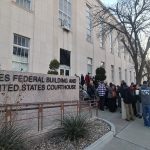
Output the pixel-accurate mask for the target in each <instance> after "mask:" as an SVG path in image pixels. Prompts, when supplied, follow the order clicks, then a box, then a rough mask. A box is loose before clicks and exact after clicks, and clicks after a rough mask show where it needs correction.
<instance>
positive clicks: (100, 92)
mask: <svg viewBox="0 0 150 150" xmlns="http://www.w3.org/2000/svg"><path fill="white" fill-rule="evenodd" d="M97 92H98V96H99V108H100V110H102V111H104V102H105V93H106V87H105V84H104V82H103V81H100V82H99V85H98V88H97Z"/></svg>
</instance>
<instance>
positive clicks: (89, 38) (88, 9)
mask: <svg viewBox="0 0 150 150" xmlns="http://www.w3.org/2000/svg"><path fill="white" fill-rule="evenodd" d="M86 18H87V28H86V30H87V31H86V32H87V33H86V39H87V41H88V42H92V13H91V7H90V6H88V5H86Z"/></svg>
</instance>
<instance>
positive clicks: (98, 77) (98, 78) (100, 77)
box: [95, 67, 106, 82]
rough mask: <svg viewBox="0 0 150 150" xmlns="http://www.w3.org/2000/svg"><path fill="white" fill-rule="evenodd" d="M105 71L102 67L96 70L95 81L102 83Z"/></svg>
mask: <svg viewBox="0 0 150 150" xmlns="http://www.w3.org/2000/svg"><path fill="white" fill-rule="evenodd" d="M105 74H106V71H105V69H104V68H103V67H100V68H97V69H96V76H95V80H96V81H97V82H98V81H104V80H105V79H106V75H105Z"/></svg>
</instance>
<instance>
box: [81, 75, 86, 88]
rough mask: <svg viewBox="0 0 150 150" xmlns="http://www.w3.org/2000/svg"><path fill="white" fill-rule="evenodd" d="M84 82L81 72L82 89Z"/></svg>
mask: <svg viewBox="0 0 150 150" xmlns="http://www.w3.org/2000/svg"><path fill="white" fill-rule="evenodd" d="M84 83H85V80H84V76H83V74H81V86H82V89H83V85H84Z"/></svg>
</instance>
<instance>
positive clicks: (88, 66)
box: [87, 57, 93, 75]
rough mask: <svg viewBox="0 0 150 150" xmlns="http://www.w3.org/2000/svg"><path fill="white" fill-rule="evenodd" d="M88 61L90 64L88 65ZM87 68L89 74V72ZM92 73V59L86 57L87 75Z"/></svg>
mask: <svg viewBox="0 0 150 150" xmlns="http://www.w3.org/2000/svg"><path fill="white" fill-rule="evenodd" d="M89 61H90V62H91V63H89ZM89 68H90V71H91V72H89ZM92 72H93V59H92V58H90V57H87V73H90V74H91V75H92Z"/></svg>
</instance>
